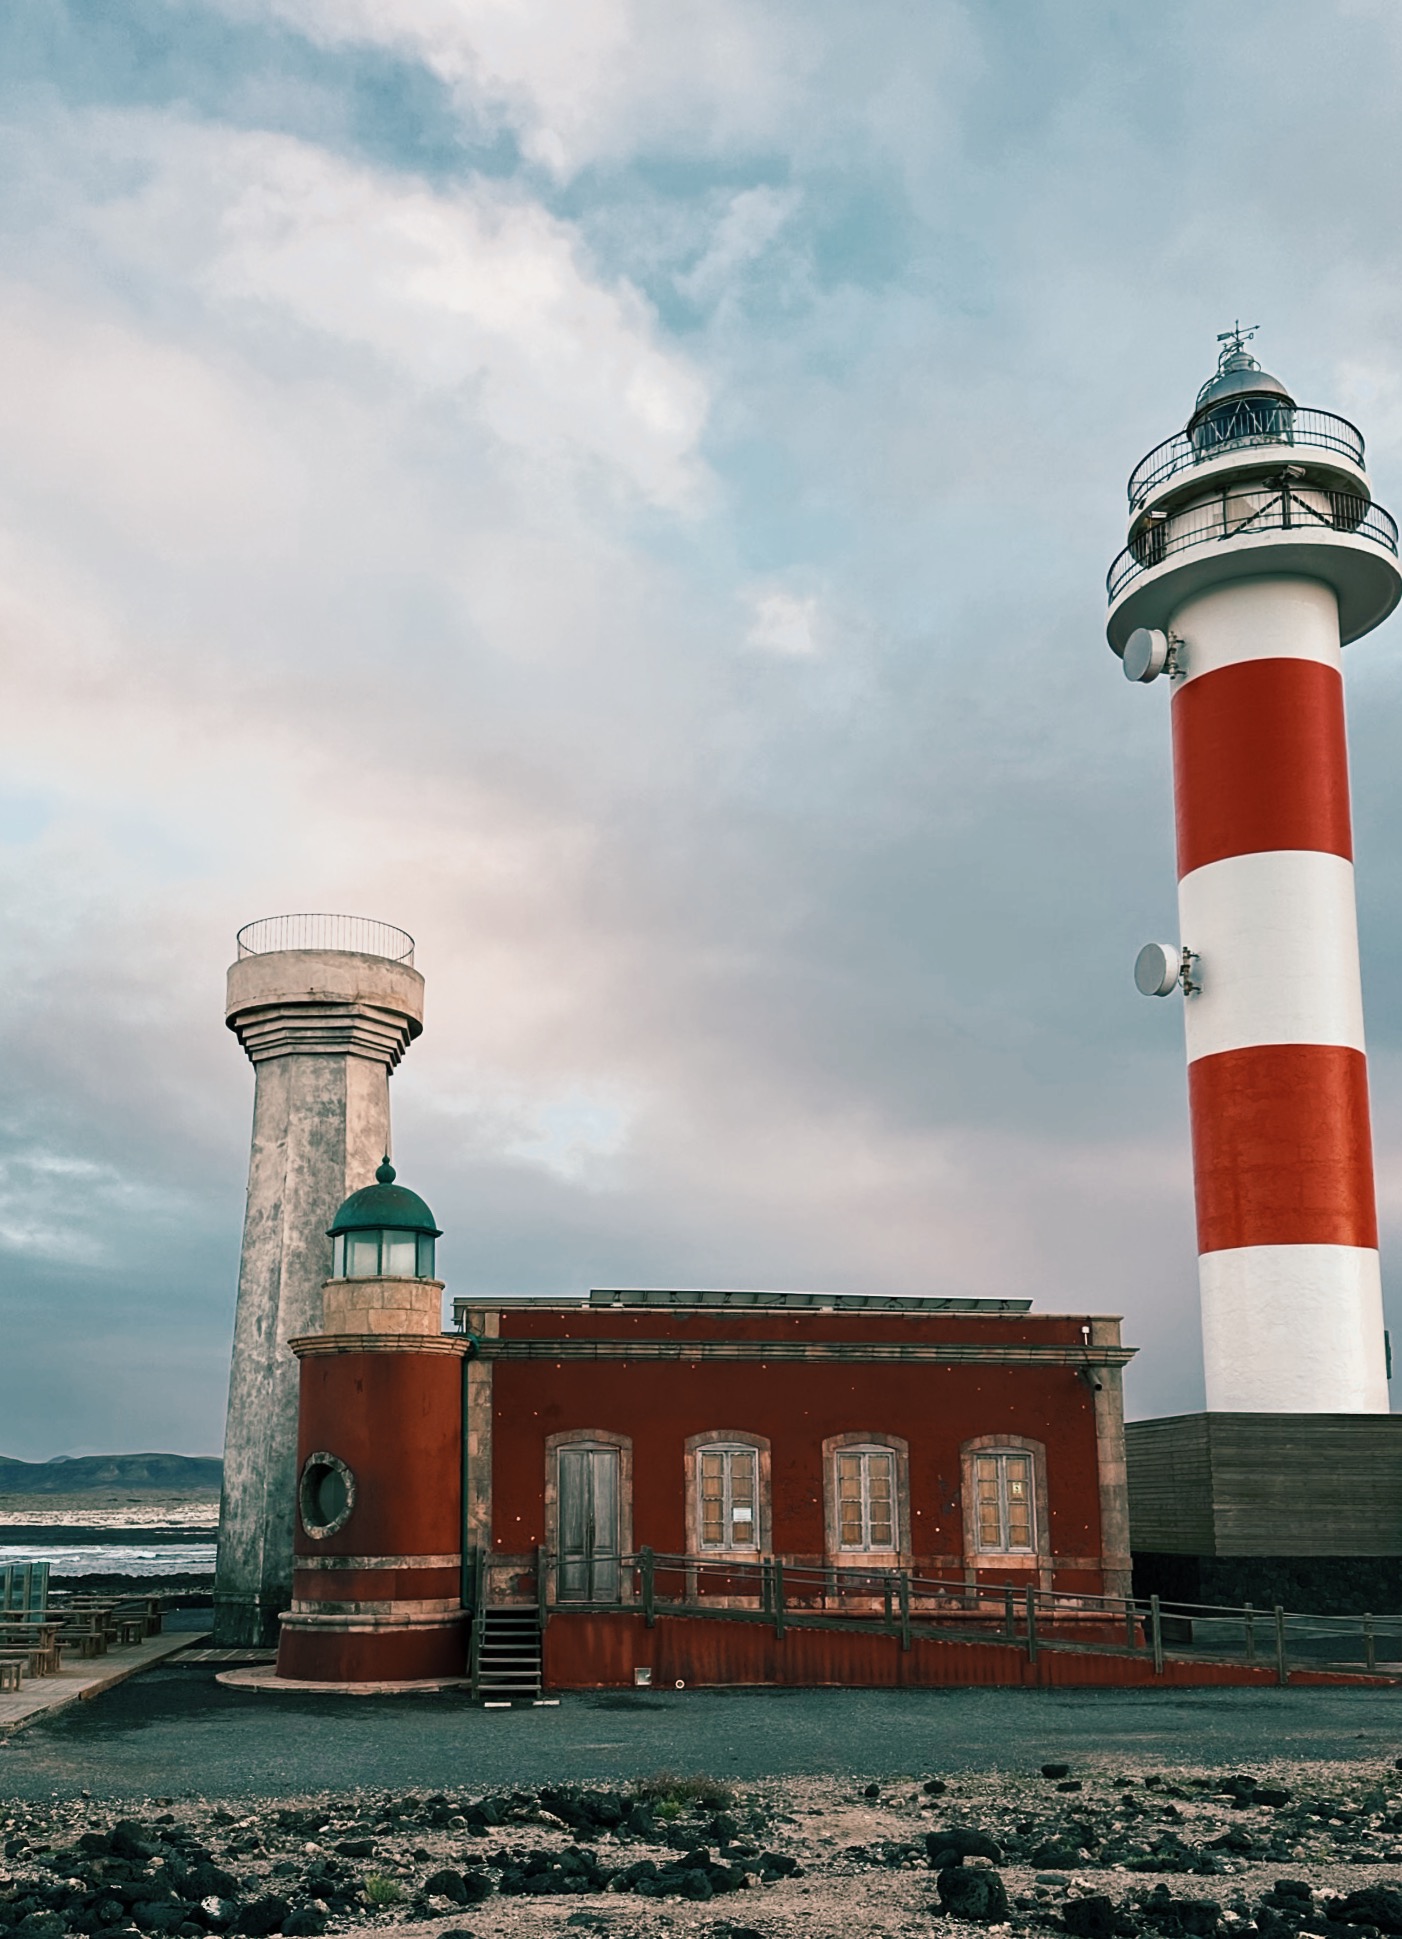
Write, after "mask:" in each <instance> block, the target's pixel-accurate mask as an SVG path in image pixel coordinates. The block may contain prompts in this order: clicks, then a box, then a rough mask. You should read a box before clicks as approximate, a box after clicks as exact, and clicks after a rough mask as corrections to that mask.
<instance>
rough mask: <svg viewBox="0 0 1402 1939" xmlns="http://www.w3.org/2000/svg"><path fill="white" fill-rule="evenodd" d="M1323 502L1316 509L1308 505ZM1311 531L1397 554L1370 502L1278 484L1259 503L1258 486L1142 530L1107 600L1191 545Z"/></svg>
mask: <svg viewBox="0 0 1402 1939" xmlns="http://www.w3.org/2000/svg"><path fill="white" fill-rule="evenodd" d="M1316 499H1325V500H1327V501H1328V509H1327V510H1322V509H1321V508H1320V506H1319V505H1317V504H1315V503H1314V502H1312V501H1313V500H1316ZM1311 527H1312V528H1314V529H1315V530H1316V531H1319V532H1341V533H1345V534H1347V535H1348V536H1349V537H1350V538H1361V539H1371V540H1372V542H1373V544H1374V545H1380V546H1382V547H1383V549H1384V551H1387V552H1391V553H1393V554H1394V555H1395V554H1396V552H1397V520H1396V519H1395V518H1394V517H1393V516H1392V514H1391V512H1385V511H1384V510H1383V508H1382V506H1381V505H1375V504H1374V503H1373V502H1372V500H1371V499H1368V498H1360V497H1356V496H1355V495H1354V494H1353V493H1352V492H1341V491H1331V492H1324V491H1321V490H1319V489H1318V488H1317V487H1310V490H1309V498H1306V497H1305V496H1304V495H1303V494H1302V493H1301V492H1299V491H1292V490H1291V488H1290V487H1289V486H1288V485H1283V486H1282V487H1281V488H1280V490H1279V491H1278V492H1277V493H1276V494H1275V496H1274V497H1272V498H1271V499H1269V500H1268V501H1267V502H1266V503H1264V504H1263V503H1262V502H1261V492H1260V489H1259V487H1258V488H1256V489H1255V490H1251V491H1238V492H1230V491H1228V492H1223V493H1222V494H1221V495H1220V496H1219V497H1216V498H1211V499H1207V500H1205V501H1204V502H1203V503H1202V504H1201V505H1194V506H1192V507H1191V508H1190V509H1188V510H1187V511H1184V512H1175V513H1174V514H1173V515H1172V517H1171V518H1167V519H1165V520H1163V522H1162V523H1153V524H1149V525H1146V526H1144V527H1143V528H1142V529H1141V530H1140V531H1139V532H1138V533H1136V535H1135V537H1134V538H1133V539H1132V540H1131V541H1130V543H1129V544H1128V545H1127V546H1126V547H1125V549H1124V551H1123V552H1121V554H1120V555H1119V557H1118V558H1117V559H1116V560H1115V563H1114V564H1113V565H1112V566H1111V568H1110V570H1109V572H1108V573H1107V574H1106V578H1105V588H1106V591H1107V592H1108V593H1109V596H1110V598H1111V599H1112V600H1113V599H1116V598H1118V596H1119V595H1120V593H1122V592H1123V591H1124V589H1125V587H1126V586H1127V585H1129V584H1130V583H1131V581H1132V580H1135V579H1137V578H1138V577H1139V575H1140V574H1141V573H1143V572H1152V571H1153V569H1154V567H1155V566H1159V565H1162V564H1163V562H1164V560H1165V559H1171V558H1173V557H1174V556H1175V555H1176V554H1177V553H1179V552H1187V551H1190V550H1191V549H1192V548H1194V547H1196V546H1202V545H1213V544H1219V543H1220V542H1221V541H1222V540H1224V539H1237V538H1251V537H1253V536H1254V535H1255V534H1256V533H1258V532H1291V531H1303V530H1306V529H1308V528H1311Z"/></svg>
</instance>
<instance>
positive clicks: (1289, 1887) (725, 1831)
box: [0, 1753, 1402, 1939]
mask: <svg viewBox="0 0 1402 1939" xmlns="http://www.w3.org/2000/svg"><path fill="white" fill-rule="evenodd" d="M1047 1772H1048V1774H1047V1775H1043V1774H1042V1772H1041V1771H1039V1770H1038V1769H1037V1768H1036V1767H1035V1766H1034V1767H1031V1768H1028V1767H1022V1768H1018V1769H1010V1770H1005V1771H991V1770H985V1771H980V1772H976V1773H970V1772H959V1771H955V1770H953V1769H946V1771H945V1772H944V1773H943V1774H942V1775H932V1774H930V1773H928V1772H926V1771H923V1770H917V1771H915V1772H912V1773H908V1774H907V1775H904V1776H900V1777H892V1776H891V1775H889V1774H884V1775H882V1776H881V1777H879V1778H872V1777H870V1776H868V1775H867V1774H866V1773H859V1774H856V1775H852V1774H846V1775H843V1776H841V1777H821V1778H818V1777H808V1778H792V1777H790V1778H785V1779H770V1780H767V1781H764V1782H759V1783H731V1784H725V1783H721V1782H719V1781H718V1780H705V1781H701V1780H677V1779H668V1778H664V1777H656V1778H654V1779H652V1780H649V1781H646V1782H643V1783H641V1784H635V1785H633V1786H625V1787H616V1786H613V1787H604V1788H599V1789H593V1790H588V1789H584V1790H581V1789H580V1788H578V1787H570V1786H557V1787H547V1788H545V1789H532V1788H525V1789H523V1788H514V1789H512V1790H510V1791H498V1792H494V1793H484V1792H483V1790H482V1789H480V1788H465V1789H448V1788H445V1789H444V1790H442V1791H439V1792H435V1793H429V1792H427V1791H426V1790H424V1789H419V1790H417V1791H414V1792H405V1791H401V1790H397V1789H395V1790H375V1791H356V1792H353V1793H347V1792H344V1791H338V1792H334V1793H331V1794H328V1795H322V1796H310V1795H299V1796H295V1797H284V1798H282V1799H279V1800H277V1801H275V1802H274V1801H265V1802H263V1803H261V1804H258V1805H255V1806H250V1805H249V1804H248V1803H247V1801H246V1800H244V1801H225V1802H224V1803H217V1802H215V1801H214V1800H213V1799H210V1798H206V1799H203V1800H201V1801H200V1802H198V1803H195V1802H185V1803H182V1802H180V1801H178V1800H177V1799H175V1798H173V1797H170V1796H165V1797H156V1798H144V1799H140V1800H131V1801H129V1802H128V1803H127V1804H126V1805H125V1807H122V1808H118V1807H116V1806H113V1805H110V1804H100V1803H98V1802H96V1801H93V1800H88V1799H83V1798H77V1799H71V1800H67V1801H61V1802H43V1803H41V1802H39V1801H37V1800H36V1801H34V1802H31V1803H28V1804H25V1803H18V1804H13V1805H11V1806H10V1807H9V1809H8V1811H7V1812H5V1813H3V1814H2V1815H0V1823H2V1824H3V1835H4V1846H3V1850H4V1857H3V1859H0V1930H4V1931H13V1932H15V1933H16V1934H17V1935H19V1939H61V1935H63V1934H65V1933H68V1932H82V1933H87V1934H94V1935H97V1939H138V1935H139V1934H152V1933H154V1934H158V1935H159V1934H172V1935H174V1939H203V1935H205V1934H207V1933H215V1934H220V1933H224V1932H228V1933H231V1934H233V1935H236V1936H242V1939H267V1935H271V1934H276V1933H279V1932H283V1933H286V1934H287V1935H288V1939H311V1936H312V1935H316V1934H320V1933H327V1934H338V1933H349V1932H366V1933H369V1932H371V1931H374V1932H377V1933H379V1932H383V1933H385V1934H389V1933H394V1934H396V1935H401V1934H402V1935H403V1939H429V1935H433V1939H438V1936H439V1935H445V1936H447V1935H452V1939H465V1936H466V1935H471V1939H496V1936H497V1935H501V1939H520V1936H521V1935H524V1934H526V1933H532V1934H534V1933H554V1932H555V1931H556V1930H557V1929H558V1930H559V1932H560V1939H574V1935H575V1933H577V1932H579V1931H581V1930H583V1931H587V1932H593V1933H595V1934H596V1935H605V1936H607V1935H614V1936H615V1939H634V1936H636V1939H652V1935H661V1934H665V1933H675V1934H679V1935H688V1934H692V1933H695V1934H696V1935H697V1936H698V1939H826V1935H832V1939H838V1935H841V1939H854V1935H858V1934H860V1935H861V1936H862V1939H881V1936H882V1935H892V1936H893V1939H894V1935H900V1934H906V1933H910V1932H922V1931H928V1930H934V1931H944V1932H948V1933H949V1934H951V1935H958V1934H973V1933H975V1932H980V1931H981V1932H997V1933H1019V1934H1020V1933H1026V1934H1028V1935H1029V1939H1031V1936H1032V1935H1039V1934H1044V1933H1062V1934H1068V1935H1071V1939H1134V1936H1135V1935H1142V1939H1295V1935H1296V1934H1298V1933H1301V1932H1304V1933H1317V1934H1321V1935H1327V1939H1377V1935H1379V1934H1382V1935H1388V1934H1398V1933H1402V1890H1399V1889H1398V1886H1399V1881H1402V1771H1399V1770H1398V1769H1397V1768H1396V1767H1395V1765H1394V1763H1393V1761H1392V1760H1391V1759H1390V1758H1388V1759H1385V1760H1384V1759H1380V1758H1377V1757H1368V1758H1363V1759H1357V1760H1349V1761H1337V1760H1331V1761H1316V1760H1311V1761H1300V1760H1285V1759H1273V1760H1258V1761H1255V1762H1253V1763H1251V1764H1250V1766H1249V1767H1247V1768H1244V1769H1241V1770H1234V1771H1231V1772H1228V1773H1224V1772H1223V1771H1222V1770H1221V1769H1216V1770H1213V1769H1204V1767H1203V1766H1202V1764H1201V1763H1197V1764H1194V1765H1188V1766H1181V1765H1171V1764H1159V1765H1157V1766H1154V1767H1150V1766H1149V1765H1148V1764H1147V1763H1146V1762H1145V1761H1144V1760H1142V1759H1127V1758H1125V1757H1123V1756H1120V1755H1116V1754H1107V1753H1101V1754H1099V1755H1096V1756H1094V1757H1087V1758H1084V1759H1081V1760H1079V1761H1075V1760H1071V1761H1070V1764H1069V1768H1068V1762H1067V1761H1061V1762H1052V1761H1048V1763H1047ZM955 1852H958V1853H959V1854H961V1857H960V1859H959V1860H957V1861H956V1860H952V1859H951V1856H950V1855H951V1854H952V1853H955ZM950 1903H958V1904H962V1905H964V1906H966V1907H969V1908H972V1909H973V1910H974V1911H980V1910H981V1911H982V1913H983V1914H984V1916H982V1917H980V1918H962V1917H956V1916H952V1915H951V1914H950V1913H949V1912H948V1911H947V1910H946V1909H945V1908H946V1907H947V1906H948V1905H949V1904H950Z"/></svg>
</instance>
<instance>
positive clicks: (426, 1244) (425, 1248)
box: [418, 1232, 433, 1279]
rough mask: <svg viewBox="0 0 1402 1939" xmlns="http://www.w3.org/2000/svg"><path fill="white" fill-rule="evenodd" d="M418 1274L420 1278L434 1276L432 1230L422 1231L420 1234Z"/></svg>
mask: <svg viewBox="0 0 1402 1939" xmlns="http://www.w3.org/2000/svg"><path fill="white" fill-rule="evenodd" d="M418 1276H419V1278H420V1279H432V1277H433V1234H432V1233H431V1232H421V1233H420V1234H419V1274H418Z"/></svg>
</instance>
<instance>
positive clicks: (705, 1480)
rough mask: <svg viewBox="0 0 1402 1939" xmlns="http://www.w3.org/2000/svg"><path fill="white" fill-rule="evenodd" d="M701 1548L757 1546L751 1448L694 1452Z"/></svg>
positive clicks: (755, 1502)
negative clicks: (699, 1510) (699, 1507)
mask: <svg viewBox="0 0 1402 1939" xmlns="http://www.w3.org/2000/svg"><path fill="white" fill-rule="evenodd" d="M696 1466H697V1482H698V1488H697V1492H698V1496H699V1499H700V1506H701V1516H700V1520H701V1546H702V1548H703V1549H753V1548H758V1547H759V1501H758V1496H757V1492H756V1468H757V1462H756V1456H755V1451H754V1449H753V1448H744V1447H722V1446H719V1445H718V1446H715V1447H705V1448H698V1449H697V1453H696Z"/></svg>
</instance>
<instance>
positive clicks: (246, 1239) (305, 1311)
mask: <svg viewBox="0 0 1402 1939" xmlns="http://www.w3.org/2000/svg"><path fill="white" fill-rule="evenodd" d="M413 960H414V943H413V938H412V937H411V936H407V935H406V934H405V933H404V931H403V930H402V929H395V928H393V927H391V925H390V924H388V923H383V922H373V921H370V920H368V919H367V918H363V917H356V916H319V915H303V916H273V917H269V918H267V919H266V920H265V921H262V922H255V923H251V924H249V926H248V927H247V928H245V929H243V930H241V931H240V932H239V938H238V960H237V961H236V962H235V963H234V964H233V965H232V967H231V968H230V970H229V985H228V1003H227V1014H226V1019H225V1020H226V1022H227V1024H228V1026H229V1028H230V1029H231V1030H232V1031H234V1032H235V1033H236V1034H237V1036H238V1039H239V1042H240V1043H241V1044H242V1045H243V1047H244V1050H245V1051H246V1053H247V1055H248V1057H249V1060H250V1061H251V1063H252V1064H253V1067H254V1070H255V1072H256V1089H255V1092H254V1103H253V1147H252V1153H251V1156H250V1159H249V1168H248V1209H247V1213H246V1215H245V1219H244V1228H243V1257H242V1261H241V1264H240V1268H239V1294H238V1308H237V1314H236V1318H235V1321H234V1351H233V1365H232V1369H231V1372H230V1377H229V1417H228V1426H227V1429H226V1432H225V1441H224V1494H223V1500H222V1503H221V1505H220V1514H219V1561H218V1567H217V1572H216V1577H215V1592H214V1604H215V1636H216V1640H217V1641H218V1642H220V1643H223V1644H229V1645H233V1644H259V1645H267V1644H272V1643H275V1642H276V1641H277V1634H278V1614H279V1612H280V1611H281V1610H283V1609H286V1608H287V1607H288V1605H289V1603H290V1602H291V1600H292V1545H293V1528H294V1521H295V1516H296V1497H297V1391H298V1372H297V1360H296V1357H295V1355H294V1354H293V1352H292V1350H291V1348H290V1347H289V1346H288V1341H289V1340H291V1339H293V1338H296V1337H298V1336H302V1335H306V1334H311V1333H318V1332H320V1330H321V1326H322V1286H323V1283H324V1281H325V1280H326V1279H327V1277H328V1275H329V1273H330V1269H331V1241H330V1239H329V1237H328V1236H327V1229H328V1227H329V1226H330V1224H331V1221H332V1218H333V1216H334V1215H335V1212H336V1209H337V1207H338V1206H339V1205H340V1204H341V1203H342V1201H343V1200H344V1199H345V1198H346V1197H347V1195H348V1194H349V1193H351V1192H353V1191H355V1190H357V1189H358V1188H359V1187H361V1186H364V1185H369V1184H371V1183H372V1182H373V1180H374V1176H375V1168H376V1166H377V1165H378V1164H379V1163H380V1161H381V1160H382V1159H383V1158H384V1156H385V1154H386V1152H388V1151H389V1150H390V1148H391V1141H390V1120H389V1074H390V1072H391V1071H392V1070H393V1069H394V1068H395V1066H396V1065H397V1064H398V1062H399V1060H400V1058H401V1057H402V1056H403V1055H404V1052H405V1051H406V1050H407V1049H408V1047H409V1045H410V1043H412V1041H413V1040H414V1038H415V1037H417V1036H418V1035H419V1034H420V1032H421V1031H422V1029H423V978H422V977H421V976H420V975H419V973H418V971H417V970H416V969H415V968H414V967H413Z"/></svg>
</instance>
